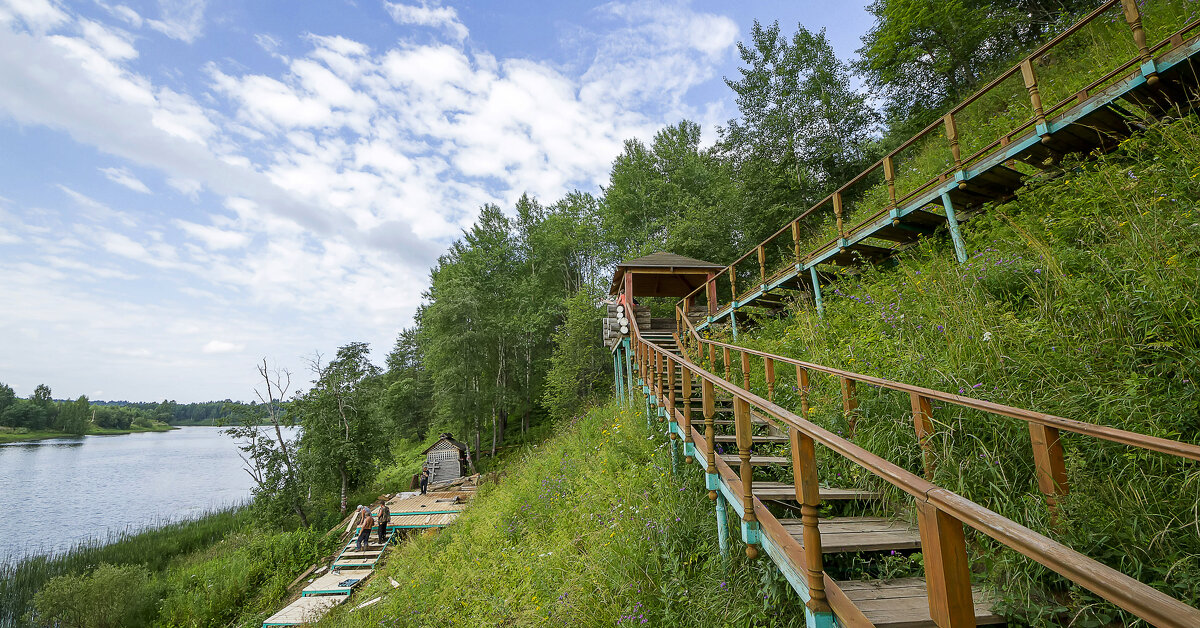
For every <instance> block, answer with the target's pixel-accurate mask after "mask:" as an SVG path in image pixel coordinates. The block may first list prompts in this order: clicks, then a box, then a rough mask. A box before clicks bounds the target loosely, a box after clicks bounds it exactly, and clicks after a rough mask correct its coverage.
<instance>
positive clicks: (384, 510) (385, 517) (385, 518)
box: [376, 502, 392, 543]
mask: <svg viewBox="0 0 1200 628" xmlns="http://www.w3.org/2000/svg"><path fill="white" fill-rule="evenodd" d="M376 519H377V520H378V521H379V542H380V543H383V541H384V537H385V536H387V527H388V524H389V523H391V519H392V511H391V510H388V505H387V502H384V504H383V505H382V506H380V507H379V516H378V517H376Z"/></svg>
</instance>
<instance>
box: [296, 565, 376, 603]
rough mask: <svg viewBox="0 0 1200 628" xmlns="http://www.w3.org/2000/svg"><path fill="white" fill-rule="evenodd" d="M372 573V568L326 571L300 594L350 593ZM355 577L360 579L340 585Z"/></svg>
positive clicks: (306, 595)
mask: <svg viewBox="0 0 1200 628" xmlns="http://www.w3.org/2000/svg"><path fill="white" fill-rule="evenodd" d="M371 573H373V570H371V569H343V570H341V571H340V573H333V572H325V574H324V575H322V576H320V577H318V578H317V579H316V580H313V581H312V582H311V583H309V585H308V586H306V587H304V590H303V591H301V592H300V595H302V596H305V597H308V596H311V595H350V592H351V591H353V590H354V587H357V586H358V585H360V584H362V583H363V580H366V579H367V576H369V575H371ZM355 579H357V580H358V581H357V582H354V583H351V584H348V585H346V586H339V584H340V583H342V582H345V581H347V580H355Z"/></svg>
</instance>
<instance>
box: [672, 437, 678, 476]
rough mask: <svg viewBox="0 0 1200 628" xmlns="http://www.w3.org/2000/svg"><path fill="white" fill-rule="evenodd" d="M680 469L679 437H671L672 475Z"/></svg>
mask: <svg viewBox="0 0 1200 628" xmlns="http://www.w3.org/2000/svg"><path fill="white" fill-rule="evenodd" d="M678 471H679V439H676V438H672V439H671V475H675V474H676V473H677V472H678Z"/></svg>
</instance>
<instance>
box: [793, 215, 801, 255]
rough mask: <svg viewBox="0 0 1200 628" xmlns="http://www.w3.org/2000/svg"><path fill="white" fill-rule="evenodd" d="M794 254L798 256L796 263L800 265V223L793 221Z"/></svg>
mask: <svg viewBox="0 0 1200 628" xmlns="http://www.w3.org/2000/svg"><path fill="white" fill-rule="evenodd" d="M792 253H793V255H795V256H796V263H797V264H799V263H800V260H801V256H800V221H799V220H793V221H792Z"/></svg>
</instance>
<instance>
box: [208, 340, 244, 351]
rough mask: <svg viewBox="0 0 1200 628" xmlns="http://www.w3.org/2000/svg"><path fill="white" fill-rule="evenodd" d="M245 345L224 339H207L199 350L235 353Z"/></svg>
mask: <svg viewBox="0 0 1200 628" xmlns="http://www.w3.org/2000/svg"><path fill="white" fill-rule="evenodd" d="M245 348H246V345H243V344H236V343H232V342H226V341H224V340H209V341H208V343H207V344H205V345H204V348H202V349H201V350H200V351H201V352H202V353H236V352H238V351H241V350H242V349H245Z"/></svg>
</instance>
